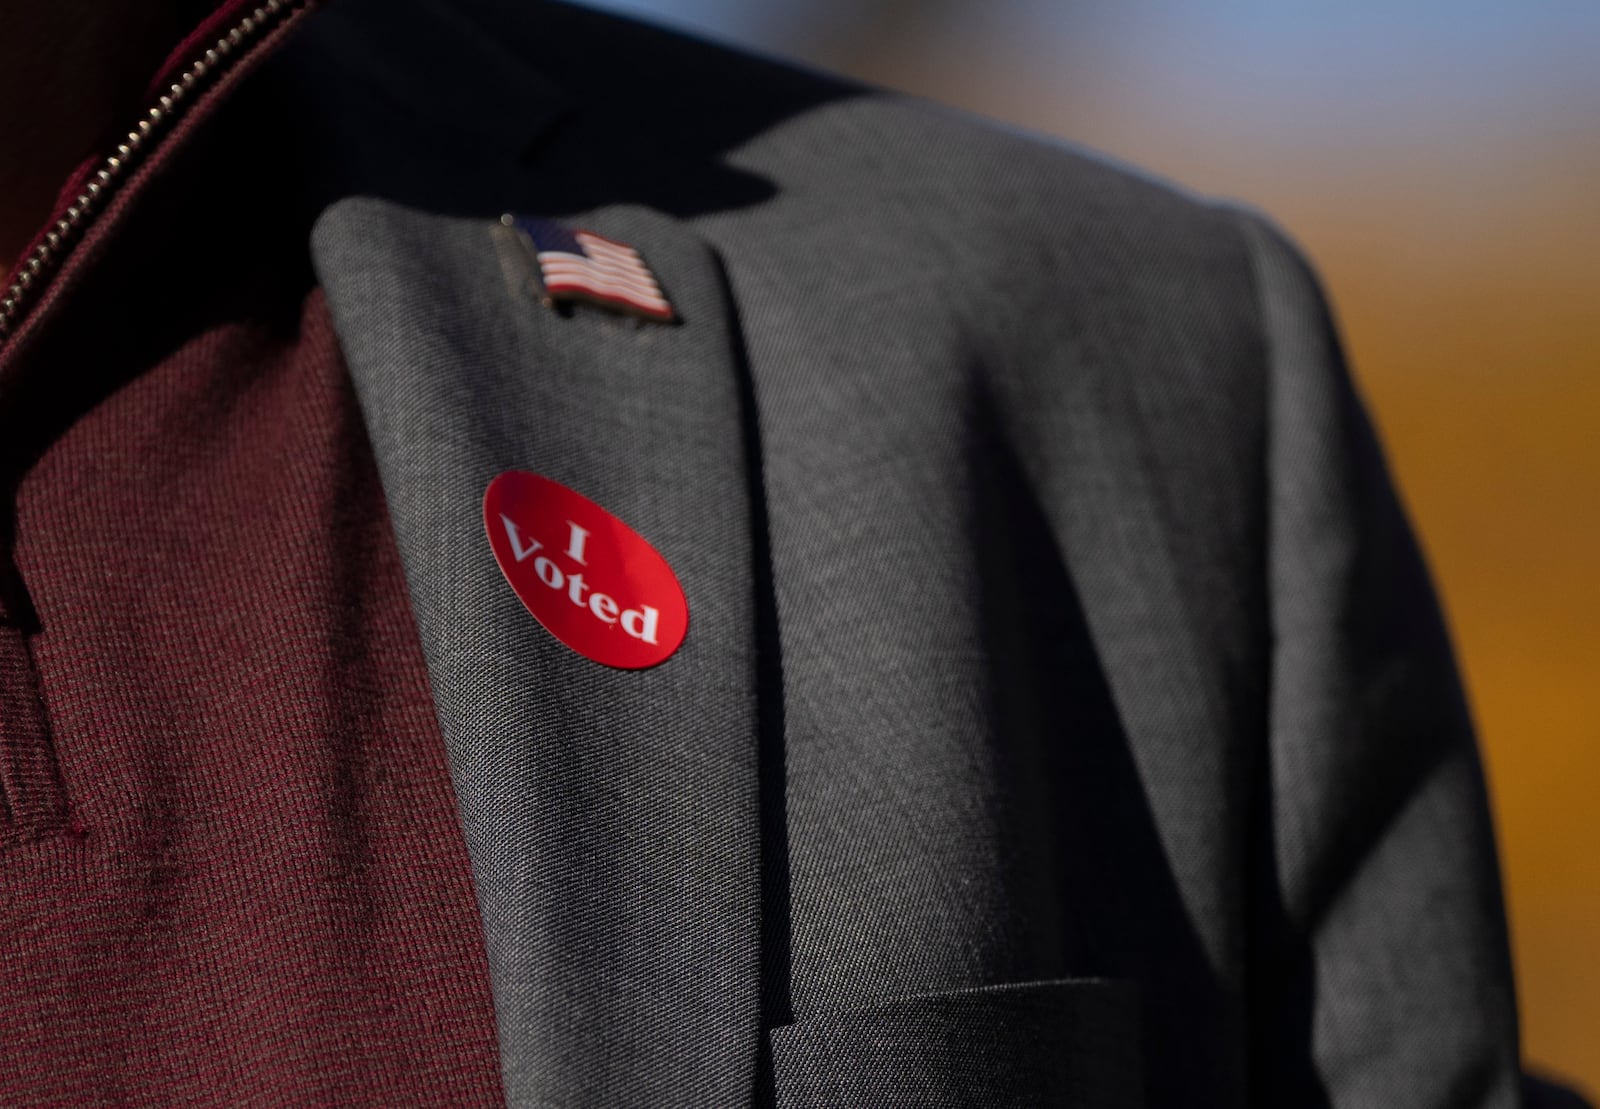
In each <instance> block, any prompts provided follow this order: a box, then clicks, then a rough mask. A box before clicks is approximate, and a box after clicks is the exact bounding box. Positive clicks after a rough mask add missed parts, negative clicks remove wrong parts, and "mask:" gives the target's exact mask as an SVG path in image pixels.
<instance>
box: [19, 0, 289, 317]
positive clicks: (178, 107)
mask: <svg viewBox="0 0 1600 1109" xmlns="http://www.w3.org/2000/svg"><path fill="white" fill-rule="evenodd" d="M309 2H310V0H264V2H263V3H262V5H261V6H260V7H258V8H256V9H255V10H254V11H253V12H251V13H250V14H249V15H247V16H245V17H244V18H243V19H241V20H240V21H239V22H238V23H236V24H234V25H233V27H232V28H231V29H230V30H229V31H228V33H227V34H225V35H223V36H222V37H221V38H219V39H217V41H216V42H214V43H212V44H211V46H210V47H209V48H208V49H207V50H206V52H205V53H204V54H203V55H201V56H200V57H198V58H196V59H195V60H194V61H193V62H191V63H190V64H189V66H188V68H187V69H185V70H183V72H181V73H180V74H179V75H178V78H177V80H175V81H174V82H173V83H172V85H171V86H170V87H169V88H168V89H167V91H166V92H165V93H163V94H161V96H160V97H158V98H157V100H156V103H155V104H153V105H152V106H151V107H150V110H149V111H148V112H146V113H145V114H144V116H142V117H141V118H140V120H139V122H138V123H137V124H135V125H134V127H133V128H132V129H131V130H130V131H129V132H128V134H127V135H126V137H124V138H123V140H122V141H121V142H120V143H118V144H117V149H116V153H114V154H111V155H109V156H108V157H107V158H106V159H105V161H103V162H101V163H100V166H99V168H98V169H97V170H96V171H95V174H94V176H93V177H91V178H90V179H89V183H88V184H87V185H85V186H84V187H83V191H82V192H80V193H79V194H78V197H77V199H76V200H74V201H73V202H72V204H71V205H69V206H68V207H67V210H66V211H65V212H64V213H62V215H61V218H60V219H58V220H56V222H55V225H54V226H52V227H51V228H50V230H49V231H47V232H46V233H45V236H44V238H43V239H41V240H39V242H38V244H37V245H36V246H35V247H34V248H33V250H32V251H30V252H29V253H28V257H27V259H26V260H25V261H23V262H22V263H21V264H20V265H18V266H17V269H16V273H15V275H14V277H13V278H12V281H11V286H10V288H8V289H7V290H6V291H5V295H4V297H3V298H0V339H4V338H5V337H6V336H7V335H8V334H9V333H10V332H11V331H12V330H13V329H14V328H15V327H16V325H17V323H18V322H19V321H20V320H21V319H22V315H23V313H24V312H25V311H27V309H28V306H29V305H30V304H31V303H32V302H33V301H34V299H35V298H36V297H37V296H38V294H39V292H40V291H41V290H43V289H44V287H45V285H46V284H48V278H49V275H50V274H51V273H52V272H54V270H55V269H56V267H57V266H58V265H59V264H60V263H61V261H62V259H63V258H65V257H66V254H67V252H68V251H69V250H70V249H71V248H72V245H73V244H74V243H76V242H77V241H78V240H79V239H80V238H82V236H83V232H84V231H85V230H86V229H87V228H88V227H89V225H90V224H91V223H92V222H93V221H94V217H95V216H96V215H97V214H98V213H99V212H100V211H102V210H103V209H104V207H105V202H106V201H107V199H109V197H110V196H111V195H112V193H114V192H115V191H116V188H117V186H118V185H119V184H121V182H122V181H124V180H125V179H126V178H127V177H128V174H129V172H130V171H131V170H132V169H133V167H134V166H135V165H137V164H138V162H139V161H140V160H141V158H142V157H143V156H144V155H145V154H147V153H148V152H149V150H150V148H151V147H152V146H153V145H154V144H155V141H156V140H157V139H158V138H159V137H160V134H161V133H162V132H163V131H165V130H166V129H167V128H168V127H169V126H170V125H171V124H172V122H173V120H174V119H176V118H177V117H178V116H180V115H181V114H182V112H183V110H184V108H185V106H186V105H187V104H189V103H191V102H192V101H193V100H194V99H195V97H196V95H197V94H198V93H199V92H200V91H201V90H202V88H203V87H204V86H205V85H206V84H208V83H210V81H212V80H214V79H215V78H216V77H217V76H218V75H219V74H220V73H222V72H224V71H225V70H226V69H227V67H228V66H229V65H230V64H232V63H233V62H235V61H237V60H238V58H239V57H240V56H241V55H242V54H244V53H245V52H246V50H247V48H248V47H249V46H250V45H252V44H253V42H254V41H255V40H256V39H257V38H259V37H260V36H261V35H262V33H264V32H265V31H266V30H268V29H269V28H271V27H273V26H275V25H276V24H277V23H278V22H279V19H280V17H282V16H283V15H284V14H286V13H287V12H290V11H293V10H294V9H296V8H300V7H304V6H305V5H306V4H307V3H309Z"/></svg>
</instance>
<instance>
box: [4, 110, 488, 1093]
mask: <svg viewBox="0 0 1600 1109" xmlns="http://www.w3.org/2000/svg"><path fill="white" fill-rule="evenodd" d="M240 107H241V109H242V107H243V106H242V105H241V106H240ZM224 118H225V119H226V121H227V122H228V123H229V124H230V126H229V127H226V128H219V129H216V130H210V129H205V128H199V129H197V130H196V132H195V133H194V135H193V137H192V140H191V142H189V143H187V144H186V145H185V146H184V148H183V150H182V154H181V156H180V157H175V158H174V159H173V161H172V162H170V163H169V164H168V170H167V171H166V172H165V173H163V174H160V175H156V176H155V177H153V178H152V179H151V182H150V188H148V189H147V190H145V191H142V192H141V193H139V194H138V195H136V196H134V195H130V196H129V197H127V198H125V201H124V206H123V209H122V213H123V216H122V218H121V219H120V220H119V222H118V225H117V228H116V233H115V234H114V235H111V236H109V237H107V238H104V239H102V240H101V241H100V245H99V246H98V247H97V257H96V259H95V261H94V263H93V264H92V265H90V266H88V267H87V268H85V269H84V270H83V271H82V272H81V273H80V275H79V277H78V278H77V279H76V280H75V281H74V283H73V284H72V286H71V287H70V289H67V290H64V291H63V292H62V293H61V296H60V298H59V299H58V300H57V301H56V308H55V309H54V310H53V311H52V313H51V314H50V315H49V316H48V317H45V318H41V319H40V320H39V321H38V324H37V326H36V327H35V328H34V329H33V330H32V335H33V341H32V342H30V343H29V344H28V345H27V346H26V347H25V348H23V349H21V350H20V351H17V350H15V349H14V350H13V352H12V354H13V356H10V357H8V358H7V359H6V361H5V363H4V365H3V367H0V442H4V444H5V449H4V455H3V470H0V472H3V475H4V485H3V488H4V489H5V492H6V500H5V505H6V509H7V511H6V517H7V523H6V529H5V530H6V533H7V536H8V538H11V537H14V539H13V541H10V542H8V543H7V544H6V547H5V551H6V554H7V556H8V557H7V559H6V560H5V562H4V570H5V577H6V580H7V589H6V594H7V599H8V603H7V621H6V623H5V625H4V626H3V627H0V659H3V660H4V664H3V668H0V681H3V682H4V683H5V686H4V688H5V693H4V697H3V699H0V710H3V711H4V713H5V717H4V722H3V729H4V731H3V736H4V744H3V746H0V766H3V770H4V773H0V780H3V781H4V782H5V786H6V792H7V798H8V802H9V801H10V800H11V798H12V797H13V794H12V792H11V790H12V786H13V785H14V784H15V783H16V782H17V781H19V780H20V781H21V782H22V783H23V786H24V789H23V795H24V797H25V799H29V798H31V801H29V802H28V803H25V804H20V805H18V804H11V805H10V806H9V809H8V811H7V812H5V813H4V814H3V818H4V822H5V827H6V830H5V831H4V832H0V1104H3V1105H6V1106H17V1107H22V1106H41V1107H44V1106H52V1107H53V1106H101V1105H106V1106H110V1105H228V1106H242V1105H385V1106H400V1105H407V1106H409V1105H438V1106H452V1107H454V1106H493V1105H499V1104H503V1103H504V1098H503V1093H502V1090H501V1085H500V1075H499V1066H498V1058H497V1055H496V1050H495V1029H494V1013H493V1009H492V1003H491V998H490V993H489V989H488V975H487V968H486V964H485V961H484V957H483V945H482V928H481V925H480V923H479V917H478V914H477V911H476V906H475V903H474V899H473V892H472V884H471V876H470V873H469V870H468V863H467V857H466V852H465V849H464V845H463V844H462V841H461V836H460V831H459V821H458V818H457V815H456V806H455V800H454V796H453V793H452V791H451V785H450V779H449V776H448V770H447V765H446V760H445V755H444V748H443V744H442V743H441V741H440V738H439V732H438V724H437V720H436V717H435V714H434V709H433V698H432V695H431V692H430V688H429V684H428V675H427V670H426V665H425V661H424V658H423V655H422V653H421V651H420V649H419V645H418V642H417V637H416V631H415V624H414V621H413V617H412V613H411V609H410V604H409V601H408V597H407V592H406V587H405V580H404V575H403V571H402V568H401V564H400V561H399V557H398V552H397V550H396V547H395V544H394V538H393V534H392V531H391V529H390V526H389V522H388V517H387V512H386V508H385V500H384V494H383V488H382V486H381V484H380V482H379V478H378V475H377V471H376V469H375V467H374V463H373V458H372V454H371V451H370V448H369V446H368V442H367V437H366V432H365V428H364V425H363V422H362V419H361V415H360V410H359V408H358V406H357V402H356V398H355V395H354V392H353V390H352V389H351V385H350V381H349V378H348V375H347V373H346V371H345V368H344V362H343V357H342V354H341V351H340V346H339V342H338V339H337V336H336V335H335V333H334V331H333V329H332V327H331V325H330V320H329V317H328V314H327V311H326V305H325V303H324V300H323V298H322V296H321V294H320V293H319V292H317V291H316V290H315V289H314V287H313V285H312V282H311V280H310V278H311V275H310V270H309V267H308V266H307V264H306V258H305V246H304V243H305V241H306V240H305V234H306V232H305V226H304V225H303V224H298V225H297V223H296V220H297V218H298V217H297V216H296V214H295V213H294V212H292V211H289V210H286V209H285V208H284V207H283V206H282V205H281V204H280V203H279V200H278V194H277V192H276V189H275V182H274V178H273V176H272V175H271V173H270V172H268V171H269V170H270V168H271V164H270V160H271V157H272V155H273V153H274V151H275V141H276V139H277V138H280V137H281V133H280V132H278V131H277V130H275V128H274V127H273V126H270V125H269V124H270V123H271V117H269V118H268V119H266V120H262V119H259V118H255V117H251V116H248V115H230V116H227V117H224ZM284 122H287V121H284ZM235 128H237V130H235ZM241 213H249V214H250V215H251V218H250V219H241V218H240V214H241ZM287 229H293V230H294V231H295V232H296V233H297V234H298V236H299V238H298V242H297V240H296V238H295V237H294V235H293V234H287V233H286V230H287ZM19 630H20V631H23V632H25V640H26V641H25V644H24V646H25V647H26V657H24V656H23V655H22V654H19V653H18V652H17V649H16V648H17V647H18V642H17V640H16V639H15V638H14V637H15V636H16V634H17V632H18V631H19ZM14 660H15V661H14ZM35 677H36V681H35V680H34V679H35ZM24 740H25V742H19V741H24ZM47 761H48V762H50V763H53V764H54V768H53V769H52V770H48V771H47V770H46V769H45V768H44V766H45V763H46V762H47Z"/></svg>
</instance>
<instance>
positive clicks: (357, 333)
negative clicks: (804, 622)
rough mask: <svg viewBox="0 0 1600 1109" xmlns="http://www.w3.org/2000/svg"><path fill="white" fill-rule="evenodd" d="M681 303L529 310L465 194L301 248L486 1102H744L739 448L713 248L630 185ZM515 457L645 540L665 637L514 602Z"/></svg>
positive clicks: (648, 252)
mask: <svg viewBox="0 0 1600 1109" xmlns="http://www.w3.org/2000/svg"><path fill="white" fill-rule="evenodd" d="M573 222H575V223H578V224H579V225H581V226H585V227H588V228H590V229H592V230H594V231H596V232H598V233H600V234H603V235H606V236H608V237H611V238H614V239H618V240H621V241H624V242H628V243H631V244H633V245H634V246H635V247H637V248H638V249H639V250H640V252H641V253H642V254H643V255H644V257H645V258H646V260H647V261H648V263H649V265H650V266H651V267H652V269H653V270H654V271H655V273H656V274H657V275H658V277H659V279H660V282H661V284H662V286H663V288H664V289H666V290H667V292H668V295H669V296H670V297H671V298H672V300H673V302H674V305H675V306H677V307H678V308H679V311H680V314H681V316H682V317H683V320H684V322H683V323H682V324H680V325H674V326H662V325H650V324H637V323H633V322H629V321H624V320H621V319H619V318H616V317H614V316H612V315H610V314H609V313H607V312H605V311H604V310H602V309H597V308H593V307H589V306H580V307H578V308H576V309H574V310H571V311H555V310H552V309H551V308H550V307H547V306H546V305H544V304H542V303H540V302H539V301H538V299H537V298H536V297H534V296H532V295H530V293H529V290H528V288H527V284H526V273H525V271H519V269H518V266H519V265H522V266H525V265H526V259H519V258H517V257H516V256H515V254H514V253H513V252H509V251H508V250H507V249H505V248H506V245H507V244H506V243H504V242H503V241H500V242H498V244H497V239H499V236H500V234H501V230H500V228H499V225H498V224H497V223H496V222H495V221H493V220H489V219H460V218H449V217H443V216H436V215H431V214H425V213H422V212H418V211H415V210H411V209H407V208H403V207H400V206H397V205H393V204H389V203H386V202H380V201H375V200H363V199H356V200H346V201H342V202H340V203H338V204H336V205H334V206H333V207H332V208H330V209H329V210H328V211H327V212H326V213H324V215H323V217H322V218H321V220H320V221H319V223H318V226H317V229H316V232H315V236H314V240H313V254H314V260H315V264H316V267H317V271H318V275H319V277H320V279H321V282H322V284H323V286H324V288H325V289H326V293H327V297H328V302H329V306H330V308H331V310H332V314H333V317H334V320H335V322H336V325H337V327H338V330H339V335H340V338H341V341H342V344H343V346H344V350H345V353H346V357H347V359H348V361H349V366H350V372H351V376H352V378H353V380H354V383H355V387H356V391H357V393H358V396H359V398H360V402H361V406H362V409H363V412H364V415H365V418H366V421H367V425H368V430H369V433H370V436H371V440H372V444H373V449H374V452H375V454H376V456H377V460H378V465H379V470H380V473H381V474H382V478H383V482H384V487H385V491H386V494H387V497H388V501H389V508H390V513H391V517H392V519H393V523H394V528H395V532H396V536H397V539H398V541H399V545H400V550H401V553H402V556H403V558H404V560H405V564H406V571H407V576H408V580H409V584H410V589H411V594H412V602H413V605H414V608H415V612H416V617H417V623H418V627H419V629H420V633H421V636H422V641H423V646H424V650H425V652H426V655H427V658H428V664H429V670H430V674H431V677H432V681H433V685H434V694H435V698H436V701H437V704H438V709H439V717H440V722H441V726H442V730H443V733H444V736H445V740H446V743H447V745H448V747H449V755H450V760H451V766H452V772H453V775H454V778H455V784H456V789H457V794H458V799H459V803H460V807H461V814H462V820H463V824H464V827H465V832H466V836H467V843H468V847H469V849H470V852H471V855H472V860H473V867H474V873H475V878H476V881H477V885H478V896H479V901H480V906H481V909H482V912H483V920H484V927H485V934H486V942H487V945H488V950H489V957H490V966H491V972H492V974H493V976H494V990H495V997H496V1007H497V1011H498V1016H499V1021H500V1036H501V1045H502V1056H503V1063H504V1069H505V1076H506V1084H507V1093H508V1097H509V1100H510V1102H511V1103H512V1104H524V1103H540V1104H577V1103H580V1102H581V1103H585V1104H594V1103H600V1104H653V1105H667V1104H680V1103H689V1102H692V1103H695V1104H722V1103H730V1104H731V1103H736V1102H739V1101H742V1100H746V1099H747V1098H748V1096H749V1090H750V1089H751V1084H752V1081H753V1076H752V1072H753V1069H754V1066H755V1059H756V1045H757V1037H758V996H757V995H758V987H759V981H758V977H759V976H758V961H759V916H758V908H759V906H758V886H759V858H758V851H759V844H758V835H757V812H756V809H757V781H756V778H757V774H756V733H757V720H756V709H757V706H756V657H755V656H756V651H755V598H754V592H755V589H754V583H753V578H752V565H753V564H752V557H753V553H752V552H753V543H752V532H751V519H752V502H751V495H750V489H751V481H750V477H749V473H750V470H751V467H750V460H749V459H747V457H746V434H745V432H746V429H745V421H746V420H748V419H750V418H753V417H752V416H751V415H750V413H748V412H747V411H746V410H745V407H746V406H745V403H744V401H743V400H742V399H741V398H742V397H743V396H744V390H742V388H741V385H740V376H739V375H740V374H742V373H743V372H744V371H743V368H742V367H741V366H740V365H739V364H738V359H737V355H736V353H735V352H736V350H737V343H736V336H735V334H734V332H733V327H734V324H733V322H732V311H731V305H730V304H729V303H728V301H727V294H726V291H725V287H724V284H723V282H722V280H721V276H720V270H719V266H718V262H717V259H716V257H715V256H714V254H713V253H712V252H711V251H710V250H709V249H708V248H707V247H706V246H705V245H704V244H703V243H701V242H700V241H699V240H697V239H696V238H694V237H693V236H692V235H690V234H688V233H687V232H685V231H684V230H683V229H682V228H680V227H679V226H677V225H676V224H675V223H673V222H672V221H670V220H667V219H665V218H663V217H661V216H659V215H655V214H652V213H649V212H645V211H641V210H637V209H614V210H606V211H601V212H595V213H590V214H589V215H588V216H585V217H583V218H581V219H577V220H574V221H573ZM510 469H522V470H530V471H533V472H536V473H539V474H543V475H545V476H547V477H550V478H552V479H554V480H556V481H559V482H561V483H562V484H565V485H567V486H569V487H571V488H573V489H576V490H578V491H579V492H581V493H583V494H584V495H585V496H587V497H589V498H591V499H593V500H595V501H597V502H598V503H599V504H601V505H603V506H604V507H605V508H607V509H608V510H610V511H611V512H612V513H614V514H616V515H617V516H618V517H620V518H621V519H622V520H624V521H625V522H626V523H628V524H629V525H631V526H632V527H633V528H634V529H636V530H637V531H638V532H639V533H640V534H641V535H643V536H644V537H645V538H646V539H648V540H649V541H650V543H651V544H653V545H654V546H655V547H656V549H657V550H659V551H660V552H661V554H662V555H663V556H664V557H665V558H666V559H667V561H668V562H669V563H670V564H671V566H672V568H673V570H674V571H675V572H676V574H677V576H678V578H679V581H680V582H681V583H682V585H683V588H684V591H685V593H686V595H687V597H688V602H689V611H690V615H689V633H688V637H687V639H686V640H685V642H684V644H683V646H682V648H681V649H680V650H679V651H678V652H677V653H676V654H675V655H674V656H673V657H672V658H670V659H669V660H667V661H666V662H665V663H663V664H662V665H660V666H658V667H656V668H654V669H651V670H644V671H633V672H628V671H619V670H611V669H607V668H605V667H603V666H600V665H598V664H596V663H594V662H591V661H590V660H588V659H587V658H584V657H582V656H580V655H578V654H575V653H574V652H572V651H570V650H568V649H567V648H566V647H564V646H562V645H561V644H560V643H558V642H556V641H555V640H554V639H553V638H552V637H551V636H550V635H549V634H548V633H547V632H546V631H545V630H544V629H543V628H542V627H541V626H540V625H539V624H538V623H537V622H536V621H535V620H534V619H533V617H532V616H530V615H529V614H528V612H527V611H526V610H525V609H524V608H523V607H522V605H521V603H520V602H519V601H518V600H517V598H516V596H515V595H514V594H513V593H512V591H511V589H510V588H509V587H508V586H507V584H506V582H505V581H504V579H503V578H502V577H501V574H500V572H499V570H498V568H497V566H496V565H495V562H494V559H493V556H492V554H491V552H490V548H489V546H488V543H487V542H486V540H485V537H484V534H483V524H482V517H481V503H482V497H483V493H484V489H485V487H486V486H487V485H488V483H489V481H490V480H491V479H492V478H494V477H495V475H497V474H499V473H501V472H502V471H505V470H510Z"/></svg>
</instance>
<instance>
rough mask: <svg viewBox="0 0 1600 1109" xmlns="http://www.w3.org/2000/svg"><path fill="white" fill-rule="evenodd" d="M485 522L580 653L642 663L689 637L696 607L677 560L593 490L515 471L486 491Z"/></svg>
mask: <svg viewBox="0 0 1600 1109" xmlns="http://www.w3.org/2000/svg"><path fill="white" fill-rule="evenodd" d="M483 525H484V528H485V529H486V530H487V531H488V533H489V546H490V547H491V548H492V549H493V550H494V557H495V560H496V561H497V562H499V563H500V571H501V573H503V574H505V576H506V581H507V582H509V583H510V584H511V588H512V589H513V590H515V591H516V594H517V596H518V597H519V598H521V600H522V603H523V604H524V605H526V606H527V608H528V611H529V612H531V613H533V615H534V618H535V619H536V620H538V621H539V623H541V624H543V625H544V626H545V628H546V629H547V630H548V631H549V632H550V634H551V635H553V636H555V637H556V638H557V639H559V640H561V642H563V643H565V644H566V645H567V646H568V647H571V648H572V649H573V650H574V651H577V652H578V653H579V654H580V655H583V656H585V657H586V658H591V659H593V660H594V661H596V662H599V663H604V664H605V665H606V666H615V667H617V668H618V669H621V670H642V669H644V668H645V667H647V666H655V665H656V664H657V663H660V662H665V661H666V660H667V659H668V658H669V657H670V656H671V654H672V652H674V651H676V650H677V649H678V645H679V644H680V643H682V642H683V637H684V635H685V634H686V633H687V632H688V630H689V604H688V602H687V601H686V600H684V596H683V587H682V586H680V585H679V584H678V577H677V575H676V574H674V573H673V572H672V567H671V566H669V565H667V560H666V559H664V558H662V557H661V555H660V554H659V553H658V552H657V551H656V549H655V548H654V547H652V546H651V545H650V544H649V543H647V542H645V541H644V539H643V538H642V537H641V536H640V535H639V533H638V532H636V531H634V530H633V529H632V528H630V527H629V526H628V525H627V524H625V523H623V522H622V521H621V520H619V519H617V518H616V517H615V516H613V515H611V513H609V512H607V511H606V510H605V509H603V508H601V507H600V506H599V505H597V504H595V503H594V502H593V501H591V500H590V499H589V498H588V497H585V496H583V495H582V494H580V493H575V492H573V491H572V490H571V489H568V488H567V487H566V486H565V485H562V484H560V483H558V482H554V481H551V480H550V479H549V478H547V477H540V476H539V475H538V474H530V473H524V472H523V471H521V470H508V471H506V472H505V473H503V474H501V475H500V476H499V477H497V478H495V479H494V480H493V481H491V482H490V483H489V488H488V489H487V490H486V491H485V492H484V494H483Z"/></svg>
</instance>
